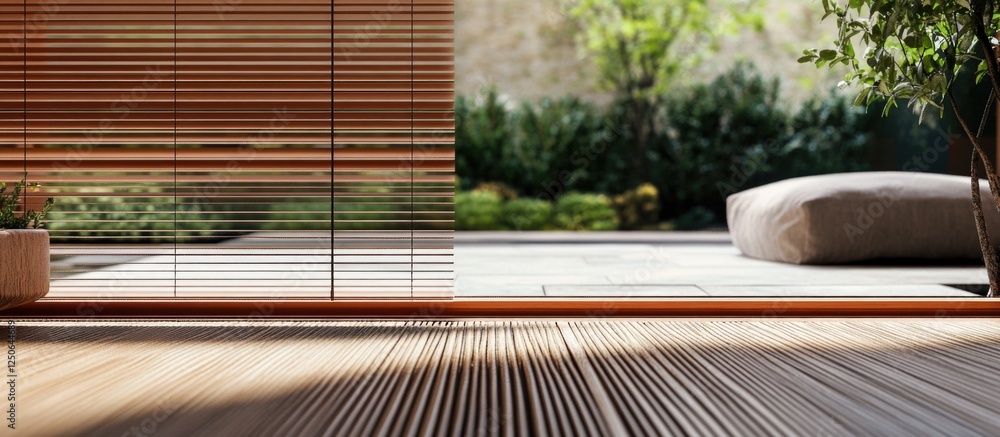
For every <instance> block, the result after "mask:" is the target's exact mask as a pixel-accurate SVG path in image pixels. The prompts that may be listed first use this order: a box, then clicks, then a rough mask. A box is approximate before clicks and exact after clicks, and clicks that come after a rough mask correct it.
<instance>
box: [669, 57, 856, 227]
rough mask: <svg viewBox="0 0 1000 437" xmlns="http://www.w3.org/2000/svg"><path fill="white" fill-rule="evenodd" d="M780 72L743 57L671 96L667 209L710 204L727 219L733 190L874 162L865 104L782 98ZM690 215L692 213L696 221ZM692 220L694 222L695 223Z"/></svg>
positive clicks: (673, 213) (674, 213)
mask: <svg viewBox="0 0 1000 437" xmlns="http://www.w3.org/2000/svg"><path fill="white" fill-rule="evenodd" d="M779 89H780V83H779V81H778V79H777V78H773V79H768V78H765V77H764V76H762V75H761V74H760V73H759V71H758V70H757V69H756V68H755V67H753V65H752V64H747V63H738V64H736V65H735V66H734V67H733V68H732V69H731V70H729V71H728V72H726V73H724V74H722V75H721V76H719V77H717V78H715V79H714V80H712V81H711V82H708V83H703V84H696V85H693V86H691V87H690V88H689V89H687V90H683V91H679V92H675V93H674V94H672V95H670V96H668V98H667V99H666V103H665V105H664V106H665V109H664V118H663V125H664V129H665V132H666V135H665V138H664V139H663V141H662V142H661V143H660V145H661V146H662V148H661V149H660V150H661V154H662V155H661V156H660V159H659V160H658V161H655V163H657V164H658V165H659V166H658V169H659V171H658V172H657V173H658V174H659V175H660V177H659V178H657V179H656V180H654V181H652V182H653V183H654V184H656V185H657V187H658V188H659V189H660V204H661V206H662V207H663V212H662V214H661V215H664V216H666V217H680V215H681V214H688V213H689V212H691V211H693V210H694V209H695V208H696V207H702V208H704V209H705V211H699V212H697V213H691V214H695V215H694V216H697V217H702V218H704V217H707V215H706V214H705V212H706V211H707V212H711V213H712V215H713V216H714V217H716V219H715V220H716V222H715V224H720V223H719V222H720V221H721V219H722V218H724V217H725V201H726V197H727V196H728V195H730V194H733V193H736V192H739V191H743V190H746V189H749V188H752V187H755V186H759V185H763V184H766V183H769V182H773V181H776V180H781V179H787V178H791V177H797V176H806V175H815V174H826V173H837V172H847V171H859V170H864V169H867V166H868V164H867V163H868V160H867V157H866V152H867V146H868V144H869V140H870V138H871V136H870V134H869V132H870V130H871V127H870V124H869V120H870V118H869V117H867V116H866V115H865V113H864V109H862V108H855V107H853V106H852V103H851V102H850V101H849V100H847V99H844V98H842V97H838V96H836V95H830V96H829V97H823V98H813V99H811V100H809V101H807V102H806V103H804V104H803V105H802V106H801V107H799V108H797V109H796V110H790V109H788V108H787V107H786V106H785V105H783V104H782V103H781V96H780V93H779ZM694 216H689V217H688V218H686V219H685V221H689V222H691V221H690V220H688V219H689V218H691V217H694ZM696 222H697V220H696V221H693V222H691V223H696Z"/></svg>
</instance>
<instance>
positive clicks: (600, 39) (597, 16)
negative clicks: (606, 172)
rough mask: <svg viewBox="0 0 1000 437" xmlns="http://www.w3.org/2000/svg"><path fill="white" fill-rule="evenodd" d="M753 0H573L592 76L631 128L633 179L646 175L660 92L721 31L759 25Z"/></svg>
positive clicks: (710, 49)
mask: <svg viewBox="0 0 1000 437" xmlns="http://www.w3.org/2000/svg"><path fill="white" fill-rule="evenodd" d="M756 4H757V1H756V0H574V1H572V2H571V3H570V6H569V7H568V12H569V14H570V15H571V16H572V17H575V18H577V19H578V20H580V22H581V24H582V26H583V28H584V32H583V33H582V35H581V36H582V39H583V42H582V43H583V44H582V45H583V47H585V49H586V51H587V52H588V53H589V54H591V55H593V56H594V59H595V62H596V64H597V68H598V71H599V74H600V76H599V77H600V84H601V85H602V86H604V87H606V88H608V89H611V90H613V91H614V92H615V93H616V95H617V98H618V99H620V100H621V101H622V103H623V105H625V112H626V113H625V114H624V115H625V119H626V123H627V124H628V126H627V130H628V132H629V134H630V135H631V136H632V141H631V143H630V145H631V147H632V148H633V149H632V150H629V151H628V153H629V155H630V157H631V162H630V163H629V166H630V167H631V168H630V172H629V173H630V174H631V175H632V177H633V181H632V182H633V184H637V183H638V182H642V181H644V180H645V177H646V169H645V168H644V166H645V165H644V163H645V161H646V153H647V150H648V146H649V143H650V141H652V139H653V136H654V133H655V132H656V128H657V126H656V125H655V119H656V115H657V114H656V111H657V110H658V108H659V107H660V103H662V101H661V99H662V96H663V95H664V94H665V91H667V90H668V89H669V88H670V87H671V86H672V85H675V84H676V82H677V81H678V78H679V76H680V75H681V74H683V73H686V72H689V71H690V70H691V69H692V68H693V67H695V66H697V65H698V64H700V63H701V62H702V61H703V60H704V59H705V58H706V57H708V56H710V55H711V54H712V53H714V52H716V51H717V49H718V47H719V44H720V42H721V38H722V37H724V36H726V35H730V34H732V33H734V32H736V31H738V30H740V29H743V28H745V27H746V26H748V25H751V24H753V25H756V26H757V28H758V29H759V28H760V27H761V26H762V24H761V23H762V21H761V19H760V16H759V15H756V14H755V13H753V11H754V10H755V8H754V7H753V6H755V5H756Z"/></svg>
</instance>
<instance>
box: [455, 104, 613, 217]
mask: <svg viewBox="0 0 1000 437" xmlns="http://www.w3.org/2000/svg"><path fill="white" fill-rule="evenodd" d="M611 127H613V126H611V125H610V124H609V123H607V121H606V120H605V114H604V113H603V111H601V110H599V109H598V108H597V107H595V106H594V105H591V104H589V103H585V102H583V101H581V100H579V99H577V98H561V99H550V98H545V99H542V100H540V101H538V102H537V103H532V102H528V101H525V102H522V103H520V104H519V105H516V106H511V107H508V106H507V105H505V104H504V103H503V102H502V101H501V99H500V97H499V95H498V94H497V92H496V90H489V91H487V92H486V93H484V94H482V95H477V96H460V97H458V99H457V100H456V102H455V146H456V157H455V168H456V172H457V173H458V175H459V177H460V178H461V182H460V186H461V188H463V189H470V188H473V187H476V186H477V185H478V184H480V183H484V182H502V183H503V184H505V185H507V186H508V187H510V188H512V189H514V190H515V191H516V192H517V193H518V194H520V195H522V196H526V197H537V196H540V195H543V196H546V197H548V198H549V199H551V198H554V197H557V196H559V195H561V194H562V193H564V192H568V191H571V190H590V189H593V188H594V186H595V185H596V184H597V182H598V180H599V178H600V177H601V174H602V173H603V172H602V171H601V167H600V166H601V161H602V160H603V155H602V153H604V152H605V151H606V149H608V147H607V145H606V144H605V142H606V141H607V140H606V138H607V137H608V136H609V135H608V133H607V132H606V131H607V130H608V129H610V128H611Z"/></svg>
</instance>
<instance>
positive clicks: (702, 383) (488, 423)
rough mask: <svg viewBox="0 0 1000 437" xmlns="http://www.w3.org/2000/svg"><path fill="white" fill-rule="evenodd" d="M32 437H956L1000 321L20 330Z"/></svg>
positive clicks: (967, 419) (127, 325)
mask: <svg viewBox="0 0 1000 437" xmlns="http://www.w3.org/2000/svg"><path fill="white" fill-rule="evenodd" d="M14 329H15V332H16V340H15V346H16V347H15V353H16V363H17V364H16V375H17V376H16V395H17V396H16V421H17V425H16V426H17V431H11V430H9V429H6V428H5V431H6V432H7V434H10V435H16V434H17V433H20V434H21V435H47V436H59V435H115V436H118V435H123V434H125V435H132V434H128V433H129V432H135V431H137V432H139V433H144V434H145V435H154V434H155V435H157V436H173V435H178V436H193V435H206V436H217V435H324V434H326V435H625V434H633V435H635V434H647V435H648V434H661V435H662V434H675V435H677V434H697V435H723V434H735V435H858V434H868V435H871V434H875V435H918V434H919V435H925V434H940V435H960V434H989V433H992V432H995V430H996V424H997V415H996V410H995V408H996V402H995V401H996V399H997V393H1000V373H998V372H996V371H994V370H993V369H994V368H995V364H996V362H997V360H998V358H1000V321H995V320H991V319H949V318H937V319H934V318H927V319H854V320H826V319H813V320H749V319H746V320H739V319H730V320H717V321H710V320H690V319H688V320H677V319H673V320H670V319H655V320H646V321H640V320H636V319H627V320H626V319H622V320H617V319H606V320H559V321H555V320H552V321H519V320H505V321H479V322H470V321H409V322H407V321H398V322H393V321H382V322H380V321H337V322H332V321H256V322H254V321H191V320H188V321H89V322H82V321H80V322H71V321H20V322H16V323H15V328H14Z"/></svg>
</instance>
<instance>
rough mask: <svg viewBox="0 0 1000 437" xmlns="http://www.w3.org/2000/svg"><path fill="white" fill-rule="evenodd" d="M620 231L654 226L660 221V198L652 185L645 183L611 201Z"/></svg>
mask: <svg viewBox="0 0 1000 437" xmlns="http://www.w3.org/2000/svg"><path fill="white" fill-rule="evenodd" d="M612 204H613V205H614V207H615V212H616V213H617V214H618V222H619V224H620V227H621V229H625V230H636V229H646V228H650V227H654V226H656V224H657V222H659V219H660V196H659V193H658V192H657V190H656V187H655V186H653V184H650V183H645V184H642V185H640V186H639V187H638V188H636V189H634V190H629V191H626V192H624V193H622V194H619V195H617V196H615V197H614V199H612Z"/></svg>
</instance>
